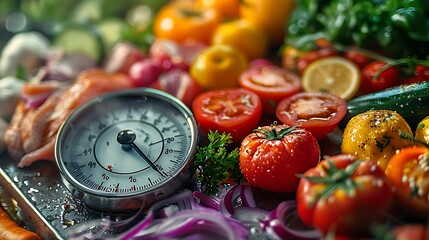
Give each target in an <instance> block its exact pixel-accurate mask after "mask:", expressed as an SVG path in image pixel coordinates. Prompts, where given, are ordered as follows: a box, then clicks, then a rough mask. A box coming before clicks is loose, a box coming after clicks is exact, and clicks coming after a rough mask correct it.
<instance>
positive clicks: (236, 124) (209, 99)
mask: <svg viewBox="0 0 429 240" xmlns="http://www.w3.org/2000/svg"><path fill="white" fill-rule="evenodd" d="M192 110H193V112H194V114H195V118H196V119H197V121H198V123H199V124H200V126H201V128H202V130H203V131H205V132H208V131H209V130H212V131H215V130H217V131H219V132H221V133H223V132H227V133H230V134H231V136H232V138H233V141H234V142H236V143H239V142H241V141H242V140H243V138H244V137H245V136H247V134H249V133H251V132H252V130H253V129H255V128H257V127H258V122H259V119H260V118H261V115H262V105H261V100H260V99H259V97H258V95H256V94H255V93H253V92H251V91H248V90H246V89H242V88H230V89H223V90H212V91H207V92H203V93H201V94H200V95H198V96H197V97H196V98H195V100H194V102H193V104H192Z"/></svg>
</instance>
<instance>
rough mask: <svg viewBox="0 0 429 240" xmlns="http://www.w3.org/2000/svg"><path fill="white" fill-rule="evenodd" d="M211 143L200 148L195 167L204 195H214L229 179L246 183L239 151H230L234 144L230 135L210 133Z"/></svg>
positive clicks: (209, 139)
mask: <svg viewBox="0 0 429 240" xmlns="http://www.w3.org/2000/svg"><path fill="white" fill-rule="evenodd" d="M207 137H208V141H209V143H208V144H207V145H206V146H204V147H199V148H198V149H197V153H196V155H195V159H194V162H195V165H196V166H198V175H197V178H198V180H199V181H200V182H201V187H202V189H203V191H204V193H206V194H208V195H214V194H216V193H218V192H219V191H220V186H221V184H222V183H224V182H225V181H226V180H228V179H229V178H232V179H234V181H235V182H237V183H239V182H241V181H244V177H243V175H242V174H241V171H240V168H239V164H238V163H239V150H238V148H234V149H232V150H230V149H229V148H228V146H229V144H231V143H232V137H231V135H230V134H227V133H222V134H220V133H219V132H217V131H214V132H213V131H210V132H209V133H208V136H207Z"/></svg>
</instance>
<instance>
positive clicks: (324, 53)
mask: <svg viewBox="0 0 429 240" xmlns="http://www.w3.org/2000/svg"><path fill="white" fill-rule="evenodd" d="M336 55H337V51H335V50H333V49H331V48H321V49H317V50H313V51H310V52H304V53H302V54H301V55H300V56H299V58H298V61H297V63H296V68H297V69H298V72H299V73H300V74H302V73H303V72H304V70H305V69H306V68H307V67H308V65H310V63H312V62H314V61H316V60H318V59H321V58H324V57H330V56H336Z"/></svg>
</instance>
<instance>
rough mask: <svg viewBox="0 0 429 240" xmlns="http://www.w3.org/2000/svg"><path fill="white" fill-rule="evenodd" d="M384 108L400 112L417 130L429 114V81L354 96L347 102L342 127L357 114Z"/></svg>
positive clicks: (412, 127)
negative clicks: (418, 125)
mask: <svg viewBox="0 0 429 240" xmlns="http://www.w3.org/2000/svg"><path fill="white" fill-rule="evenodd" d="M382 109H384V110H393V111H396V112H398V113H399V114H400V115H401V116H402V117H403V118H404V119H405V120H406V121H407V123H408V124H409V125H410V127H411V129H413V130H415V129H416V127H417V124H418V123H419V122H420V121H421V120H422V119H423V118H425V117H427V116H429V82H420V83H415V84H411V85H402V86H397V87H393V88H389V89H386V90H384V91H380V92H375V93H370V94H367V95H362V96H359V97H356V98H353V99H352V100H350V101H348V103H347V114H346V116H345V117H344V118H343V120H342V121H341V123H340V127H343V128H344V127H345V125H346V124H347V123H348V122H349V120H350V119H351V118H352V117H354V116H356V115H357V114H360V113H362V112H365V111H368V110H382Z"/></svg>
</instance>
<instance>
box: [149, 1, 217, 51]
mask: <svg viewBox="0 0 429 240" xmlns="http://www.w3.org/2000/svg"><path fill="white" fill-rule="evenodd" d="M221 22H222V17H221V15H220V14H219V13H218V12H217V11H216V10H214V9H213V8H203V7H198V6H197V5H196V4H195V3H194V2H193V1H190V0H179V1H173V2H171V3H169V4H167V5H165V6H164V7H163V8H161V9H160V10H159V12H158V14H157V15H156V17H155V20H154V23H153V31H154V34H155V37H156V38H158V39H169V40H173V41H176V42H178V43H183V42H185V41H187V40H194V41H197V42H201V43H205V44H210V42H211V37H212V35H213V32H214V31H215V29H216V27H217V26H218V25H219V24H220V23H221Z"/></svg>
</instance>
